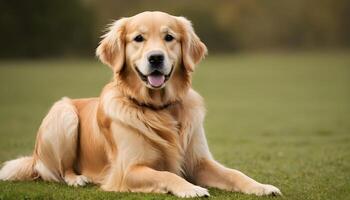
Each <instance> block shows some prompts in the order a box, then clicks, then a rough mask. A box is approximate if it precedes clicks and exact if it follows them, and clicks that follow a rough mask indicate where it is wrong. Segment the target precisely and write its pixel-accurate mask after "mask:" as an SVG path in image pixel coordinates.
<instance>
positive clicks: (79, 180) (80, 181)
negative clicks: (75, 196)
mask: <svg viewBox="0 0 350 200" xmlns="http://www.w3.org/2000/svg"><path fill="white" fill-rule="evenodd" d="M65 181H66V183H67V184H68V185H70V186H74V187H78V186H85V185H86V184H88V183H89V182H91V181H90V179H89V178H88V177H86V176H83V175H72V176H69V177H65Z"/></svg>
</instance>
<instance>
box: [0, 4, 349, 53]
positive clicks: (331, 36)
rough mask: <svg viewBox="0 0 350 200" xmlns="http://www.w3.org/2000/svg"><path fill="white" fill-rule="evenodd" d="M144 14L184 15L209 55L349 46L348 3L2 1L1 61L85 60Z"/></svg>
mask: <svg viewBox="0 0 350 200" xmlns="http://www.w3.org/2000/svg"><path fill="white" fill-rule="evenodd" d="M146 10H151V11H152V10H161V11H165V12H168V13H170V14H173V15H181V16H185V17H187V18H189V19H190V20H191V21H192V22H193V24H194V26H195V30H196V31H197V33H198V35H199V36H200V37H201V39H202V40H203V41H204V42H205V43H206V44H207V45H208V47H209V50H210V52H211V53H220V52H239V51H251V50H254V51H260V50H264V51H265V50H281V49H293V50H301V49H325V48H327V49H329V48H332V49H334V48H337V49H339V48H347V47H349V46H350V20H349V19H350V12H349V10H350V1H348V0H336V1H334V0H319V1H315V0H292V1H291V0H279V1H276V0H266V1H259V0H219V1H217V0H215V1H214V0H202V1H200V0H197V1H188V0H176V1H169V0H153V1H145V0H128V1H123V0H50V1H47V0H35V1H20V0H5V1H2V2H1V6H0V20H1V21H0V27H2V28H1V31H0V37H1V38H2V48H0V57H2V58H17V57H21V58H38V57H59V56H69V57H74V56H87V57H91V56H93V55H94V49H95V48H96V46H97V43H98V41H99V36H100V35H101V34H102V30H104V28H105V27H106V25H107V24H109V23H111V22H112V20H115V19H118V18H120V17H124V16H132V15H134V14H137V13H139V12H142V11H146Z"/></svg>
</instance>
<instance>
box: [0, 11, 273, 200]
mask: <svg viewBox="0 0 350 200" xmlns="http://www.w3.org/2000/svg"><path fill="white" fill-rule="evenodd" d="M139 32H141V33H142V34H143V35H144V36H145V37H146V38H147V39H146V40H145V41H144V42H142V43H141V42H138V43H136V42H134V41H133V37H135V34H138V33H139ZM168 33H171V34H173V36H174V38H175V40H174V41H171V42H164V41H163V36H164V34H168ZM154 49H158V50H161V51H162V52H164V53H165V55H166V58H167V59H168V61H169V63H170V64H171V66H173V67H174V68H173V72H172V74H171V77H170V79H169V81H168V82H167V83H166V84H164V86H163V87H162V88H160V89H152V88H150V87H147V86H146V85H145V83H144V82H142V81H141V80H140V77H139V76H138V74H137V73H136V71H135V66H136V65H135V63H142V62H143V60H142V59H144V55H145V54H146V53H147V52H149V51H151V50H154ZM206 52H207V49H206V46H205V45H204V44H203V43H202V42H201V41H200V39H199V38H198V37H197V35H196V34H195V33H194V31H193V28H192V26H191V23H190V22H189V21H188V20H187V19H185V18H183V17H174V16H171V15H168V14H166V13H162V12H144V13H140V14H138V15H136V16H133V17H129V18H123V19H120V20H118V21H116V22H115V23H113V24H112V25H111V26H110V28H109V30H108V33H107V34H106V35H104V36H103V39H102V41H101V43H100V45H99V47H98V48H97V51H96V54H97V56H98V57H99V58H100V60H101V61H102V62H103V63H105V64H107V65H109V66H110V67H111V68H112V70H113V73H114V79H113V81H112V82H111V83H109V84H107V85H106V86H105V87H104V89H103V91H102V93H101V95H100V97H98V98H89V99H73V100H71V99H68V98H63V99H62V100H60V101H58V102H56V103H55V104H54V105H53V107H52V108H51V110H50V111H49V113H48V114H47V116H46V117H45V118H44V120H43V122H42V124H41V126H40V128H39V131H38V135H37V140H36V145H35V150H34V153H33V156H31V157H23V158H19V159H16V160H12V161H8V162H6V163H5V164H4V167H3V168H2V169H1V171H0V179H1V180H32V179H37V178H41V179H43V180H47V181H62V182H66V183H67V184H68V185H74V186H83V185H85V184H86V183H88V182H92V183H94V184H99V185H100V186H101V188H102V189H103V190H106V191H123V192H126V191H129V192H156V193H168V192H170V193H172V194H174V195H176V196H179V197H195V196H209V193H208V191H207V190H206V189H205V188H204V187H216V188H220V189H224V190H229V191H239V192H244V193H247V194H256V195H269V194H280V191H279V190H278V189H277V188H276V187H274V186H271V185H266V184H261V183H258V182H256V181H254V180H253V179H251V178H249V177H248V176H246V175H244V174H243V173H241V172H239V171H237V170H233V169H228V168H226V167H224V166H222V165H221V164H219V163H217V162H216V161H214V159H213V157H212V155H211V154H210V152H209V149H208V145H207V141H206V138H205V135H204V129H203V120H204V116H205V108H204V104H203V100H202V98H201V96H200V95H199V94H198V93H197V92H195V91H194V90H193V89H191V72H192V71H193V70H194V69H195V65H196V64H197V63H199V62H200V60H201V59H202V58H203V57H204V55H205V54H206ZM169 66H170V65H169Z"/></svg>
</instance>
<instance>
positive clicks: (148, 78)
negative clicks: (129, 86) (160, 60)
mask: <svg viewBox="0 0 350 200" xmlns="http://www.w3.org/2000/svg"><path fill="white" fill-rule="evenodd" d="M136 71H137V74H138V75H139V77H140V78H141V80H142V81H143V82H145V83H146V85H148V86H150V87H152V88H161V87H162V86H163V85H164V84H165V83H166V82H167V81H168V80H169V78H170V76H171V73H172V71H173V67H171V71H170V73H169V74H164V73H163V72H161V71H159V70H154V71H153V72H152V73H150V74H148V75H144V74H142V73H141V72H140V70H139V69H138V68H137V67H136Z"/></svg>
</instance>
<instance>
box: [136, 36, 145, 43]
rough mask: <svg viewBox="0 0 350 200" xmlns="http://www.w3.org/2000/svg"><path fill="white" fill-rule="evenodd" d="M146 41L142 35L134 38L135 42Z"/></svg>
mask: <svg viewBox="0 0 350 200" xmlns="http://www.w3.org/2000/svg"><path fill="white" fill-rule="evenodd" d="M144 40H145V39H144V38H143V37H142V35H138V36H136V37H135V38H134V41H135V42H143V41H144Z"/></svg>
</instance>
